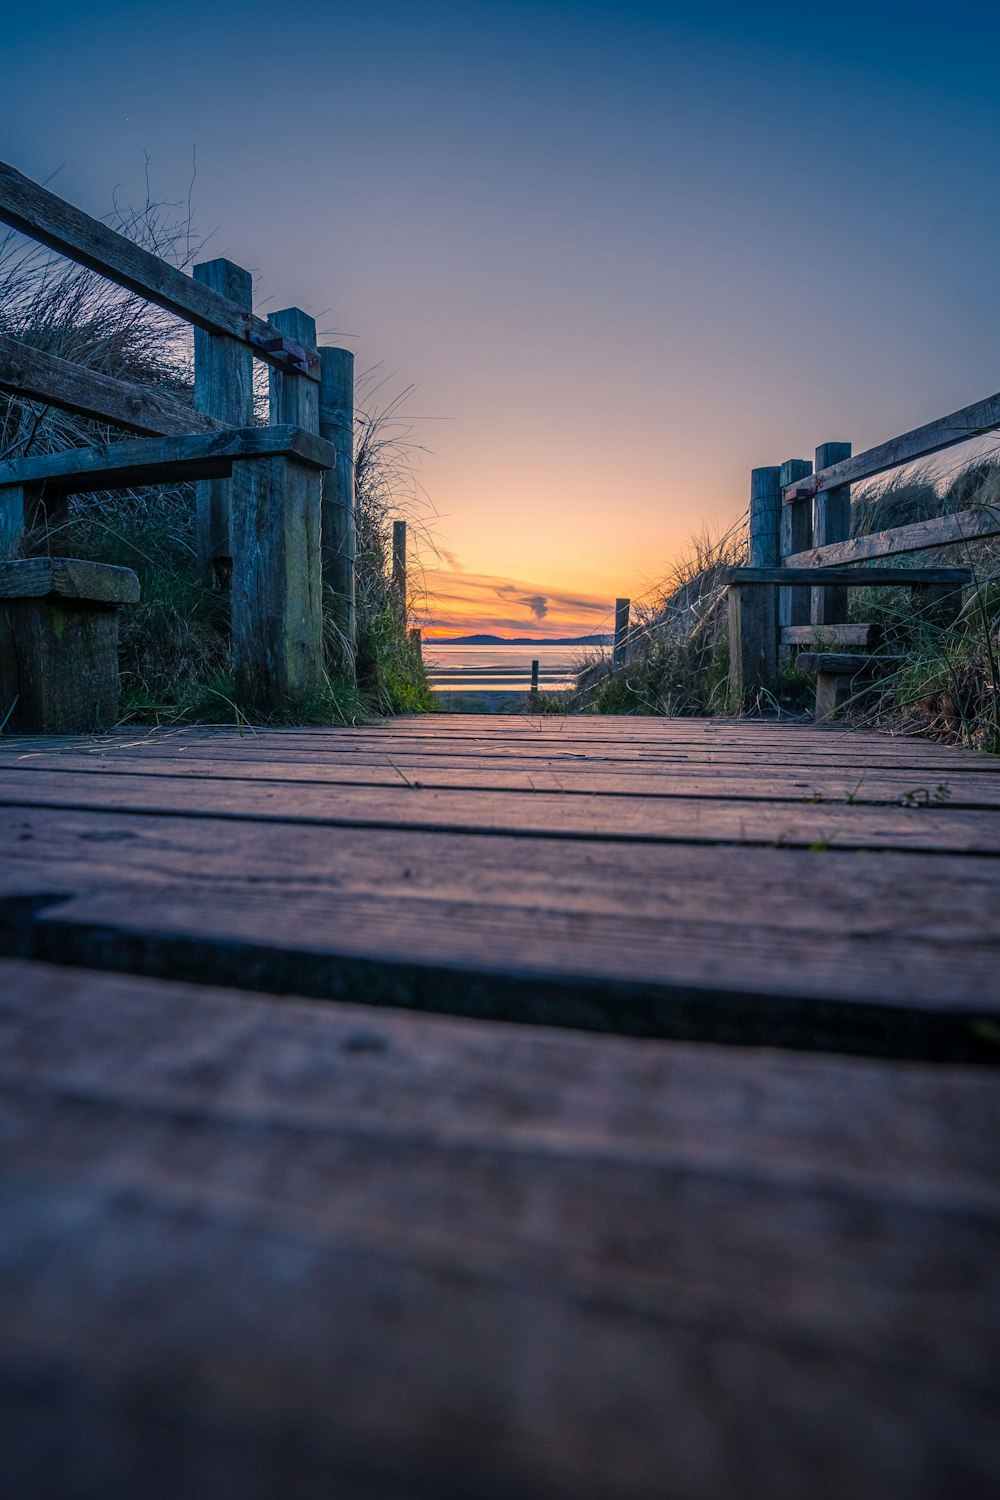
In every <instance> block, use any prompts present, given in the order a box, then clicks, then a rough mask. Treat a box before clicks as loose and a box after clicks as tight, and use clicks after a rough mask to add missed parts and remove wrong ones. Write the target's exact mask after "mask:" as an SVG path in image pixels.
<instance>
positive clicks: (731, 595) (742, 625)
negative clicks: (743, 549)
mask: <svg viewBox="0 0 1000 1500" xmlns="http://www.w3.org/2000/svg"><path fill="white" fill-rule="evenodd" d="M754 571H755V572H759V571H760V569H755V570H754ZM766 571H768V572H775V573H776V572H780V571H781V570H780V569H778V568H771V569H767V570H766ZM776 596H777V590H776V589H774V588H758V587H756V580H755V581H754V586H753V587H749V588H744V587H742V585H741V584H739V583H735V582H733V583H730V586H729V591H728V595H727V599H726V608H727V610H728V620H729V698H730V704H731V707H732V708H733V710H734V711H738V710H741V709H750V708H754V707H756V705H757V703H758V700H759V699H760V698H761V694H762V693H767V692H770V691H771V690H772V689H773V687H774V683H775V680H776V677H777V671H778V653H777V641H778V636H777V615H776V611H777V598H776Z"/></svg>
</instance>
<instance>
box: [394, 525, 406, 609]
mask: <svg viewBox="0 0 1000 1500" xmlns="http://www.w3.org/2000/svg"><path fill="white" fill-rule="evenodd" d="M392 591H393V594H394V595H395V598H396V604H397V607H398V609H399V611H400V613H401V614H402V615H404V616H405V614H406V522H405V521H393V523H392Z"/></svg>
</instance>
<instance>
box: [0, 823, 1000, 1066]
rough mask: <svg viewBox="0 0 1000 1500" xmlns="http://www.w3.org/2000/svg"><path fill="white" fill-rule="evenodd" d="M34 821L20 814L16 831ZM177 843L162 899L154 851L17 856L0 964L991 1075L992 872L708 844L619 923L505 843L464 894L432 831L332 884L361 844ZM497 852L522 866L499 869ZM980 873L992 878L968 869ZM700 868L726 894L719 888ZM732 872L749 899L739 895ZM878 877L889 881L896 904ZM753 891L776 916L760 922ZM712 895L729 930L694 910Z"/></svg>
mask: <svg viewBox="0 0 1000 1500" xmlns="http://www.w3.org/2000/svg"><path fill="white" fill-rule="evenodd" d="M43 815H44V814H42V813H38V812H34V811H32V812H31V813H30V814H25V817H26V823H25V831H28V832H30V831H31V830H32V829H33V828H34V827H35V826H36V824H37V819H38V818H39V817H40V816H43ZM49 816H51V814H49ZM130 826H133V824H132V820H131V819H129V820H128V823H127V824H123V822H122V821H121V820H120V819H119V820H118V824H117V827H116V828H115V827H109V828H108V830H107V835H110V837H111V838H112V839H113V840H114V842H115V844H120V845H121V851H128V850H129V849H130V843H129V839H128V837H127V835H128V832H129V827H130ZM148 826H149V825H148V822H147V823H146V824H139V823H135V824H134V828H135V831H136V832H139V831H140V829H142V828H144V827H148ZM192 826H193V825H192V822H191V820H186V821H184V822H178V823H176V824H174V825H171V827H170V828H169V829H164V828H163V827H162V822H161V828H160V839H161V842H163V841H165V843H166V845H167V847H170V848H173V847H175V848H176V850H177V851H178V853H179V851H180V849H182V848H184V847H187V848H188V849H189V851H190V852H189V858H190V859H191V864H190V868H189V871H188V872H183V871H182V872H181V873H180V874H179V876H177V877H175V878H174V880H172V881H171V880H169V879H165V878H164V877H163V875H162V874H161V873H160V868H161V867H160V864H159V861H157V860H153V861H152V868H150V860H149V851H148V850H147V857H146V861H145V873H144V874H143V875H142V876H141V878H140V877H139V876H137V875H136V873H135V870H134V869H133V868H132V866H133V864H134V855H133V856H132V858H131V859H129V861H128V862H127V863H126V864H125V865H123V866H122V867H121V868H120V869H119V870H118V872H117V873H116V874H114V875H112V876H110V877H109V876H108V875H107V874H106V873H105V874H103V875H102V873H101V871H100V870H99V869H98V870H94V869H92V868H90V867H88V866H87V865H86V864H84V866H83V868H82V870H81V871H80V872H79V873H78V874H77V873H75V872H74V871H73V870H72V869H71V868H70V867H69V866H68V865H67V864H65V863H64V864H63V865H62V866H60V867H58V868H56V869H55V870H53V869H49V868H47V862H46V861H42V862H41V863H39V862H37V861H35V860H34V859H33V858H31V857H30V856H24V855H22V854H20V853H18V855H17V858H16V861H15V863H13V864H11V865H9V866H5V869H4V872H3V875H2V897H3V899H2V902H0V916H2V918H3V922H2V941H3V949H2V951H3V953H4V955H5V956H9V957H23V958H32V959H35V960H44V961H46V962H56V963H60V964H66V965H69V966H70V967H74V968H76V967H85V968H94V969H102V970H108V971H116V972H128V973H138V974H144V975H147V976H149V977H153V978H169V979H180V980H186V981H199V982H205V983H208V982H211V983H218V984H235V985H239V986H242V987H243V988H247V989H255V990H263V991H266V992H269V993H274V994H285V993H299V994H303V995H309V996H313V997H315V998H316V999H321V1000H330V1001H332V1000H336V1001H342V1000H364V1001H365V1002H366V1003H369V1004H374V1005H388V1006H391V1007H394V1008H398V1007H403V1008H406V1009H412V1010H419V1011H430V1012H435V1013H439V1014H455V1015H463V1016H469V1017H478V1018H490V1019H493V1020H502V1021H522V1022H532V1023H536V1024H537V1023H543V1024H546V1025H556V1026H565V1027H572V1028H576V1029H579V1030H586V1031H602V1032H615V1033H618V1034H622V1035H631V1036H652V1037H663V1038H681V1039H688V1040H703V1041H710V1042H713V1043H719V1044H732V1045H768V1046H781V1047H791V1048H794V1049H805V1050H819V1051H836V1052H850V1053H865V1054H871V1055H879V1056H893V1057H918V1058H926V1059H932V1060H937V1061H947V1060H949V1059H951V1060H956V1061H978V1062H985V1063H993V1064H996V1062H997V1043H996V1040H995V1033H996V1027H997V1025H998V1023H1000V989H998V983H997V972H998V957H1000V933H998V931H997V927H996V911H997V906H998V902H997V897H998V884H997V880H996V874H995V864H994V862H992V861H990V862H983V861H978V860H973V861H969V860H961V859H950V858H949V859H947V860H942V861H941V862H940V864H939V862H938V861H937V860H934V861H928V860H926V859H922V860H917V861H913V860H912V859H911V861H910V868H909V870H908V871H907V875H906V877H903V870H902V869H901V867H900V864H901V857H900V856H898V855H888V854H879V855H872V854H847V855H840V856H837V859H838V860H839V861H841V863H840V864H838V865H837V867H836V868H837V870H838V871H839V875H836V874H831V872H830V871H829V870H827V871H824V870H823V869H822V862H821V861H819V860H818V859H817V856H816V855H814V854H811V853H808V852H805V851H795V850H792V849H779V850H774V849H772V850H766V851H761V850H753V849H746V848H742V849H738V850H735V851H727V852H728V853H730V854H732V855H733V860H732V862H731V863H729V862H727V860H726V859H723V858H720V855H721V853H722V851H719V850H704V849H703V850H692V849H683V850H678V849H675V850H672V851H666V850H660V851H658V852H659V859H658V861H657V864H658V866H659V874H660V876H661V878H662V879H663V881H664V887H665V892H664V894H661V895H660V896H658V897H656V898H653V899H650V900H646V901H643V900H642V898H641V897H640V898H639V900H638V901H636V891H637V889H638V885H637V882H636V881H634V880H632V881H631V882H630V885H629V887H628V894H629V895H631V897H632V909H630V910H623V909H622V907H623V906H624V902H625V898H626V892H625V891H624V890H623V891H621V892H616V893H612V895H611V896H607V895H600V894H599V893H598V894H595V882H594V879H593V877H591V876H588V878H587V879H586V881H585V882H584V884H583V886H582V887H581V885H580V884H579V883H577V884H576V885H574V884H573V882H572V878H571V876H572V868H573V867H572V861H571V860H570V861H568V860H567V854H566V848H565V846H563V847H561V848H560V849H559V850H558V851H553V855H554V857H553V858H551V859H549V860H548V861H539V864H538V865H536V857H538V856H539V851H540V849H542V848H543V847H544V845H543V844H540V843H539V842H538V841H535V842H533V843H532V844H530V845H529V844H524V843H522V844H520V845H519V843H518V841H512V840H510V839H505V840H504V842H503V844H502V845H497V846H496V847H495V849H493V850H491V851H490V853H491V855H492V861H493V865H492V870H493V873H492V875H491V877H490V880H489V889H490V894H489V895H488V896H487V895H485V893H484V894H479V893H478V891H477V888H476V886H474V885H473V884H472V882H473V881H475V880H477V879H478V876H479V873H480V871H481V870H482V868H483V862H482V861H480V860H478V859H476V858H475V857H474V858H473V859H472V862H471V863H469V864H467V865H466V866H465V867H464V868H463V869H455V868H454V867H452V868H450V869H448V868H444V869H442V868H441V866H440V863H435V861H439V859H440V855H439V853H438V850H437V848H436V847H435V846H436V845H437V840H436V839H428V838H427V836H426V835H419V834H416V833H410V834H408V835H401V834H398V833H396V832H395V831H394V830H393V831H391V832H392V835H393V838H396V839H402V841H403V847H402V848H401V849H399V850H397V852H396V853H393V852H392V849H391V840H390V841H389V845H390V847H389V848H386V841H385V840H383V846H382V848H381V849H380V851H379V855H380V857H378V858H376V859H374V862H373V859H372V857H371V856H369V858H368V859H365V860H364V861H363V863H362V865H361V870H360V873H358V874H348V876H347V878H346V879H338V878H337V873H336V872H337V870H338V868H339V867H343V864H344V861H343V860H342V859H341V858H338V857H337V856H336V853H335V851H337V850H338V849H339V848H340V847H341V845H342V838H343V840H344V842H347V843H349V845H350V847H351V849H352V850H353V851H355V852H356V851H357V850H358V849H359V848H360V849H361V850H362V853H364V851H365V849H366V847H367V848H369V849H370V845H369V844H368V839H369V837H370V835H366V837H365V839H363V840H361V841H360V843H359V836H358V834H357V833H356V832H354V833H350V834H345V835H341V834H340V833H335V832H331V831H330V830H328V831H327V835H326V842H327V845H328V847H329V850H330V851H331V854H328V855H327V856H326V865H325V869H326V872H327V873H326V874H325V875H324V876H320V877H319V878H318V879H317V878H313V879H312V880H310V879H309V878H308V875H307V874H306V870H307V869H308V865H309V864H314V863H315V862H317V861H318V862H319V863H320V864H321V865H322V862H323V859H324V855H323V850H322V848H321V847H317V845H316V842H315V840H316V837H317V835H316V832H315V831H312V833H311V834H303V836H302V838H301V839H300V840H299V841H298V842H299V847H300V849H301V850H303V851H309V850H311V851H312V857H311V858H309V857H308V856H307V857H306V860H305V861H304V862H303V864H302V865H300V866H298V867H297V866H296V863H295V841H294V839H293V838H292V837H291V835H292V834H293V833H294V830H292V829H290V828H288V827H284V828H281V829H275V830H274V836H273V838H272V840H271V841H270V842H268V841H267V840H266V839H264V838H263V837H262V832H263V831H262V830H261V829H259V828H258V829H257V830H256V836H254V834H253V830H252V829H250V828H248V827H247V825H239V827H238V831H237V830H236V829H231V830H230V831H231V833H232V834H233V837H232V838H231V840H230V844H229V850H228V853H227V855H226V857H225V859H224V861H223V863H224V865H225V866H227V867H228V868H229V870H230V871H231V872H232V873H231V874H230V876H229V878H228V879H222V878H220V862H219V861H216V860H212V859H210V858H208V857H207V856H206V853H205V846H203V845H201V843H200V841H199V839H198V838H197V837H196V838H195V839H191V838H188V837H185V833H186V830H188V829H190V828H192ZM198 832H199V833H200V830H198ZM385 832H386V834H388V833H389V832H390V831H389V830H386V831H385ZM95 833H97V834H98V836H99V830H96V829H92V830H91V833H90V838H91V840H93V838H94V834H95ZM123 835H126V837H124V838H123ZM175 836H176V837H177V839H178V840H179V842H178V843H177V844H176V846H174V842H173V841H174V837H175ZM465 842H466V844H467V846H468V845H471V846H472V848H471V849H470V853H472V854H473V855H475V853H476V852H477V851H481V849H482V845H483V841H482V840H471V839H467V840H466V841H465ZM216 843H218V837H217V836H216ZM223 847H224V848H225V847H226V846H225V841H223ZM272 847H273V848H274V850H275V864H274V866H272V864H271V861H270V855H269V853H268V850H270V849H271V848H272ZM446 847H447V849H448V852H454V848H455V847H456V846H455V845H452V844H449V845H448V846H446ZM253 849H256V850H257V851H258V852H259V853H261V854H262V857H263V864H261V865H259V866H257V867H256V872H257V877H256V878H252V877H253V876H254V873H255V872H254V870H253V869H250V868H246V867H245V868H244V869H243V871H242V873H239V872H236V871H235V859H234V856H235V853H236V852H237V851H239V852H240V853H242V854H244V855H246V854H248V853H249V852H250V851H251V850H253ZM88 852H89V853H90V854H91V855H92V857H93V858H95V859H96V860H98V861H99V862H100V863H101V864H106V863H107V862H108V861H109V860H111V859H112V857H113V854H114V853H117V852H119V851H118V849H117V848H114V847H112V848H110V849H109V850H108V851H107V852H106V853H103V854H102V852H101V850H100V846H99V843H98V844H94V843H93V842H91V847H90V849H89V850H87V849H86V845H85V844H83V845H82V846H81V853H83V854H84V855H85V854H86V853H88ZM140 854H141V849H140ZM387 856H388V857H387ZM400 856H402V858H401V857H400ZM503 856H506V857H507V858H508V860H510V859H514V860H516V861H517V865H516V867H515V868H513V869H511V868H510V867H508V868H507V870H506V871H504V870H503V868H502V867H500V866H499V863H498V862H499V860H500V859H501V858H502V857H503ZM702 856H704V858H701V857H702ZM404 860H405V861H406V863H404V862H403V861H404ZM411 861H415V863H412V862H411ZM428 861H431V864H430V865H428V863H427V862H428ZM171 862H172V863H173V864H175V865H176V862H177V856H176V855H174V856H173V858H172V861H171ZM866 862H867V863H866ZM984 863H985V864H986V866H987V874H988V875H989V876H990V878H988V879H987V878H980V877H979V872H978V870H977V869H975V868H971V869H970V866H973V867H977V866H982V865H984ZM631 864H632V862H631V860H628V861H627V862H623V865H622V867H623V868H630V867H631ZM879 865H881V868H876V867H877V866H879ZM539 866H540V867H539ZM602 867H603V865H602ZM140 868H141V867H140ZM352 868H353V866H352ZM553 868H554V869H555V870H556V872H557V885H556V889H555V894H553V895H551V896H550V895H549V889H550V883H551V882H550V879H549V876H550V873H551V870H552V869H553ZM297 869H299V870H301V873H296V872H297ZM407 870H409V872H410V873H409V876H407ZM435 870H437V871H438V872H439V873H438V874H437V876H435V874H434V871H435ZM708 870H711V871H712V872H713V873H714V874H716V875H717V876H719V877H721V879H716V881H715V882H714V883H710V882H709V881H708V880H707V879H705V875H706V874H707V872H708ZM543 871H544V873H543ZM279 872H281V874H279ZM525 872H526V873H525ZM195 873H197V875H198V876H199V877H200V878H199V879H197V880H192V878H191V876H192V874H195ZM282 875H283V878H282ZM737 876H742V877H743V879H744V881H745V882H747V886H746V887H745V888H744V892H743V894H742V895H741V894H740V892H739V890H738V887H737V883H736V882H737ZM696 877H700V878H696ZM848 877H850V879H849V881H848ZM892 877H896V879H897V881H898V880H899V879H900V878H903V885H902V887H899V886H897V887H896V888H891V886H890V880H891V879H892ZM46 880H48V881H51V882H52V884H50V885H48V886H46V884H45V883H44V882H45V881H46ZM685 880H688V881H690V882H691V888H690V890H689V891H688V893H687V894H683V887H684V882H685ZM956 880H961V881H962V882H963V885H964V889H961V890H959V889H956V888H955V885H954V882H955V881H956ZM796 881H798V887H797V889H796V887H795V885H794V882H796ZM361 883H368V884H369V886H370V887H371V888H369V889H368V890H359V889H358V888H357V887H358V885H359V884H361ZM74 885H77V886H78V887H79V893H78V894H75V895H74V894H72V892H73V889H74ZM751 889H752V890H753V892H754V896H753V899H752V900H751V899H749V898H748V897H747V894H746V893H747V890H751ZM47 892H54V893H53V894H47ZM824 892H828V893H829V899H826V900H823V895H822V893H824ZM765 893H766V895H767V896H770V897H771V899H772V901H773V902H775V903H776V907H775V908H773V909H772V912H771V915H770V916H768V915H764V914H765V913H766V911H767V903H766V899H765ZM807 893H808V896H809V897H810V898H812V900H813V901H817V900H819V901H820V903H821V904H820V906H819V907H818V908H817V909H816V910H815V913H814V914H813V915H811V916H810V915H808V914H807V913H803V911H802V908H803V905H804V903H805V901H806V900H807ZM668 894H669V895H670V896H673V898H674V902H675V903H676V904H674V905H673V909H671V902H670V901H669V900H668V899H667V895H668ZM724 899H725V900H728V901H729V902H731V903H732V907H733V917H732V919H728V918H727V919H725V920H718V919H716V918H715V917H714V916H710V915H706V913H714V912H715V910H716V909H717V908H718V907H720V906H721V903H722V901H723V900H724ZM609 907H614V908H615V909H609ZM796 911H798V912H799V913H800V915H799V917H798V918H797V919H796V917H795V915H794V914H795V912H796ZM738 912H742V913H743V915H744V920H743V921H742V922H741V921H737V920H736V917H735V914H736V913H738ZM751 913H752V915H753V919H754V920H753V921H751ZM779 913H780V916H779ZM892 923H896V924H897V926H896V927H895V928H893V927H892V926H891V924H892ZM924 925H926V929H927V931H926V936H925V935H924V933H923V931H922V928H923V927H924ZM874 936H877V941H873V937H874Z"/></svg>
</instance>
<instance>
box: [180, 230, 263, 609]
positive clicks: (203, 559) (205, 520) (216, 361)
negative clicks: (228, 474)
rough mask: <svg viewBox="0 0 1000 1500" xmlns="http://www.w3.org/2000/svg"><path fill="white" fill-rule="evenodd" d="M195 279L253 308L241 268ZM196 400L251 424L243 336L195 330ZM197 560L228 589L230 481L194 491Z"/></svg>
mask: <svg viewBox="0 0 1000 1500" xmlns="http://www.w3.org/2000/svg"><path fill="white" fill-rule="evenodd" d="M193 274H194V279H195V281H197V282H199V283H200V284H201V285H202V286H207V287H211V288H212V290H213V291H216V292H218V293H219V294H220V295H221V296H223V297H227V298H228V299H229V301H230V302H233V303H235V304H236V306H238V307H243V308H246V309H247V310H248V311H249V310H250V309H252V307H253V278H252V276H251V275H250V272H249V271H245V270H244V269H243V267H242V266H237V265H234V264H233V262H232V261H230V260H225V259H222V258H221V257H220V258H219V259H216V260H208V261H202V262H201V263H200V264H199V265H196V266H195V267H194V268H193ZM194 400H195V405H196V406H197V408H198V410H199V411H200V412H204V413H206V414H207V416H208V417H209V418H210V419H212V420H213V423H218V425H220V426H226V427H242V428H246V427H252V426H253V417H254V410H253V355H252V354H251V352H250V350H249V348H248V347H247V345H246V344H244V343H243V342H242V341H241V340H239V339H233V338H227V337H225V336H223V335H221V334H217V333H207V332H206V331H205V329H203V328H196V329H195V330H194ZM195 500H196V509H197V543H198V559H199V562H200V563H201V567H202V572H203V576H204V579H205V581H206V583H209V584H217V585H221V586H223V587H228V585H229V582H230V579H231V577H232V568H233V549H232V541H231V537H230V525H229V511H230V484H229V480H228V479H202V480H199V482H198V486H197V490H196V496H195Z"/></svg>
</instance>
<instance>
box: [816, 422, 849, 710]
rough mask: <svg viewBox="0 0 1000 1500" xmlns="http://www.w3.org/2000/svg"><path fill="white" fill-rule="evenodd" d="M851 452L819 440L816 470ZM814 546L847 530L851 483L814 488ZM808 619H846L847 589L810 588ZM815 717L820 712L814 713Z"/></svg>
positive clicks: (846, 534) (846, 445)
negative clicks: (810, 603) (810, 597)
mask: <svg viewBox="0 0 1000 1500" xmlns="http://www.w3.org/2000/svg"><path fill="white" fill-rule="evenodd" d="M850 456H851V445H850V443H821V444H820V446H819V447H818V448H817V449H816V464H815V467H816V470H817V471H818V472H820V473H824V472H826V471H827V470H828V469H830V468H831V467H832V466H833V465H834V464H837V463H843V462H846V460H847V459H849V458H850ZM812 513H813V534H812V544H813V546H814V547H825V546H827V545H829V544H830V543H831V542H843V541H846V539H847V538H848V537H849V536H850V534H851V487H850V485H849V484H838V485H833V486H831V487H829V488H825V489H822V490H819V489H818V490H816V492H815V494H814V497H813V507H812ZM810 619H811V621H812V623H813V624H814V625H835V624H840V623H843V622H845V621H846V620H847V590H846V588H844V587H843V586H842V585H841V586H840V587H837V588H831V587H830V586H829V585H827V586H826V587H824V588H814V589H813V591H812V606H811V612H810ZM816 717H817V719H819V718H821V717H822V715H821V714H819V713H817V714H816Z"/></svg>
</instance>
